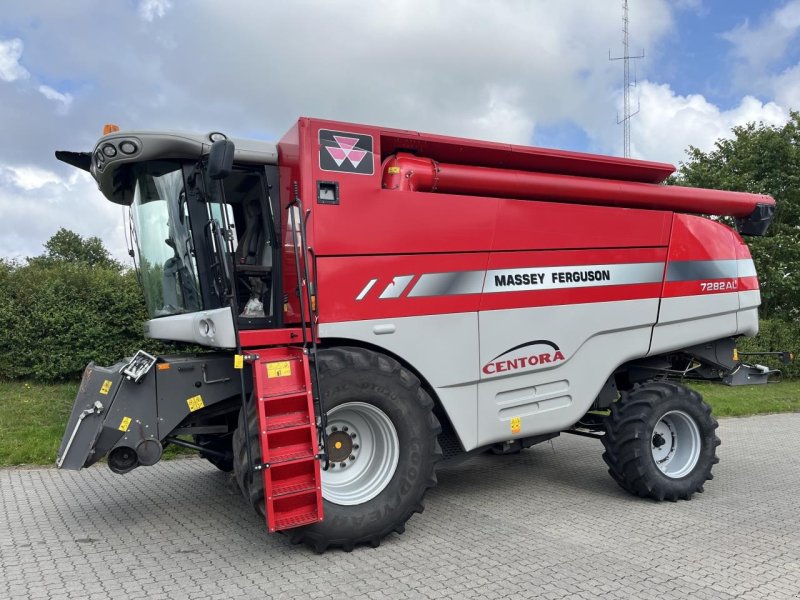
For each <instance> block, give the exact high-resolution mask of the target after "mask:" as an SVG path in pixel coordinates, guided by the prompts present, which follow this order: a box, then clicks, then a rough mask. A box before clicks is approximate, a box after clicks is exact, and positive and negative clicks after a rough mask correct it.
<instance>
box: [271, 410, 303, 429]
mask: <svg viewBox="0 0 800 600" xmlns="http://www.w3.org/2000/svg"><path fill="white" fill-rule="evenodd" d="M302 425H309V422H308V413H307V412H291V413H283V414H280V415H272V416H267V431H275V430H276V429H284V428H287V427H300V426H302Z"/></svg>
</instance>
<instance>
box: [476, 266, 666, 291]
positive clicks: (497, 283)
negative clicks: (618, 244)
mask: <svg viewBox="0 0 800 600" xmlns="http://www.w3.org/2000/svg"><path fill="white" fill-rule="evenodd" d="M525 276H527V279H525ZM663 277H664V263H663V262H651V263H621V264H620V263H618V264H613V265H576V266H563V267H532V268H527V269H497V270H494V271H488V272H487V273H486V284H485V285H484V286H483V292H484V293H485V294H487V293H496V292H520V291H528V290H554V289H562V288H582V287H604V286H609V285H630V284H634V283H659V282H661V280H662V279H663ZM509 278H512V280H513V281H514V282H515V283H514V284H509V283H504V281H505V282H508V281H509ZM520 280H523V283H516V282H517V281H520Z"/></svg>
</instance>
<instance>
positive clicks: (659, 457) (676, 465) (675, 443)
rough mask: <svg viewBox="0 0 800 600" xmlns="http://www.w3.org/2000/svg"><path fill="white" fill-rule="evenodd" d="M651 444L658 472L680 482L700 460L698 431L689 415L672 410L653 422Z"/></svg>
mask: <svg viewBox="0 0 800 600" xmlns="http://www.w3.org/2000/svg"><path fill="white" fill-rule="evenodd" d="M650 445H651V446H650V450H651V452H652V455H653V460H654V461H655V463H656V466H657V467H658V468H659V470H660V471H661V472H662V473H663V474H664V475H666V476H667V477H670V478H672V479H679V478H681V477H685V476H686V475H688V474H689V473H691V472H692V469H694V468H695V466H696V465H697V462H698V460H699V459H700V449H701V443H700V430H699V428H698V426H697V423H695V421H694V419H693V418H692V417H691V416H689V415H688V414H686V413H685V412H683V411H680V410H673V411H670V412H668V413H666V414H664V416H662V417H661V418H660V419H659V420H658V423H656V425H655V427H654V428H653V436H652V438H651V442H650Z"/></svg>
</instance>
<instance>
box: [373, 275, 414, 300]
mask: <svg viewBox="0 0 800 600" xmlns="http://www.w3.org/2000/svg"><path fill="white" fill-rule="evenodd" d="M412 279H414V276H413V275H398V276H396V277H394V278H393V279H392V282H391V283H390V284H389V285H387V286H386V287H385V288H384V290H383V291H382V292H381V295H380V296H378V298H381V299H382V300H385V299H386V298H399V297H400V295H401V294H402V293H403V292H404V291H405V289H406V287H407V286H408V284H409V283H411V280H412Z"/></svg>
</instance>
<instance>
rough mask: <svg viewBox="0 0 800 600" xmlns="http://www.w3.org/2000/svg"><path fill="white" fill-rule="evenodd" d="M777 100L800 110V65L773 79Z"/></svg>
mask: <svg viewBox="0 0 800 600" xmlns="http://www.w3.org/2000/svg"><path fill="white" fill-rule="evenodd" d="M772 89H773V92H774V95H775V100H776V101H777V102H779V103H781V104H783V105H784V106H789V107H791V108H794V109H796V110H798V109H800V64H798V65H795V66H793V67H790V68H788V69H786V70H785V71H784V72H783V73H780V74H779V75H776V76H774V77H773V78H772Z"/></svg>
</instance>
